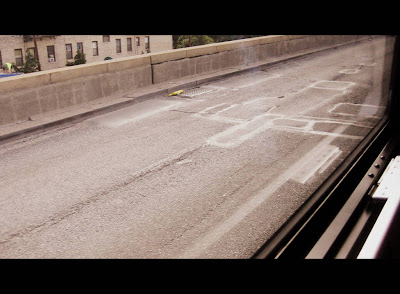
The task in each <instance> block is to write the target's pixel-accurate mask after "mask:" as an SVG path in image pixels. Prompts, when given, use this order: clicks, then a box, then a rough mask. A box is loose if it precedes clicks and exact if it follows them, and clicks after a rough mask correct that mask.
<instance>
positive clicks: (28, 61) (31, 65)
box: [15, 50, 39, 73]
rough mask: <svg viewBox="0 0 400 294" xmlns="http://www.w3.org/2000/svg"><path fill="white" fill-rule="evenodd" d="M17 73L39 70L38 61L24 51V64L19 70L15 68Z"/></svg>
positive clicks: (27, 51)
mask: <svg viewBox="0 0 400 294" xmlns="http://www.w3.org/2000/svg"><path fill="white" fill-rule="evenodd" d="M15 69H16V71H18V72H23V73H30V72H35V71H38V70H39V61H38V60H37V59H36V58H35V57H33V56H32V54H31V52H30V51H29V50H26V56H25V62H24V64H23V65H22V67H20V68H15Z"/></svg>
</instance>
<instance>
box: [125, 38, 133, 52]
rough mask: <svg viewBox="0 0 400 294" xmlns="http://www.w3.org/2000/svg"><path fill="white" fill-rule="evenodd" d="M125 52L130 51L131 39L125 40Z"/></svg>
mask: <svg viewBox="0 0 400 294" xmlns="http://www.w3.org/2000/svg"><path fill="white" fill-rule="evenodd" d="M126 50H127V51H128V52H130V51H132V38H126Z"/></svg>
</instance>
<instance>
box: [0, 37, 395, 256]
mask: <svg viewBox="0 0 400 294" xmlns="http://www.w3.org/2000/svg"><path fill="white" fill-rule="evenodd" d="M384 41H385V40H384V39H383V38H377V39H373V40H371V41H364V42H361V43H359V44H356V45H351V46H345V47H342V48H338V49H331V50H328V51H324V52H320V53H316V54H313V55H309V56H307V57H303V58H298V59H295V60H291V61H287V62H284V63H279V64H275V65H274V66H269V67H266V68H264V69H262V70H256V71H253V72H248V73H245V74H240V75H236V76H232V77H229V78H225V79H221V80H217V81H213V82H210V83H208V84H204V85H202V86H200V87H199V88H195V89H188V90H186V91H185V92H184V93H183V96H184V97H183V96H174V97H168V96H167V95H165V96H157V97H154V98H153V99H149V100H146V101H143V102H140V103H138V104H135V105H132V106H129V107H126V108H124V109H120V110H117V111H113V112H109V113H107V114H103V115H99V116H96V117H93V118H90V119H87V120H85V121H81V122H79V123H70V124H66V125H62V126H60V127H59V128H57V129H53V130H49V131H46V132H44V133H42V134H39V135H38V134H36V135H32V136H29V137H26V138H24V139H19V140H17V141H14V142H9V143H6V144H3V145H1V146H0V162H1V166H0V209H1V214H0V258H249V257H251V256H252V254H253V253H254V252H255V251H256V250H257V249H258V248H259V247H260V246H261V245H262V244H263V243H264V242H265V241H266V240H267V239H268V238H270V237H271V236H272V234H273V233H274V232H275V231H276V230H277V229H278V228H279V227H280V226H281V225H282V224H283V223H284V222H285V221H286V220H287V219H288V217H289V216H290V215H291V214H293V212H294V211H295V210H296V209H297V208H298V207H299V206H300V205H301V204H302V203H303V202H304V201H305V200H306V199H307V198H308V197H309V196H310V194H311V193H312V192H313V191H314V190H315V189H316V188H317V187H318V186H319V185H320V184H321V183H322V182H323V181H324V180H325V179H326V177H327V176H328V175H329V174H330V173H331V172H332V171H334V170H335V168H336V167H337V166H338V165H339V164H340V162H341V161H342V160H343V159H344V158H345V157H346V156H347V155H348V154H349V152H351V150H352V149H353V148H354V147H355V146H356V145H357V144H358V143H359V142H360V140H361V139H362V138H363V137H364V136H365V135H366V134H367V133H368V132H369V131H370V130H371V128H372V127H373V126H374V125H375V124H376V123H377V122H378V121H379V119H380V117H381V116H382V114H383V112H384V110H385V106H386V103H387V101H386V99H385V98H382V97H386V95H387V92H386V91H385V90H382V89H383V88H384V87H382V85H383V84H382V77H383V74H382V72H383V64H384V62H385V60H386V62H389V61H390V58H387V57H386V58H385V57H384V56H385V51H384V50H383V46H382V45H383V44H384ZM384 77H385V78H386V77H387V75H385V76H384ZM384 84H385V83H384Z"/></svg>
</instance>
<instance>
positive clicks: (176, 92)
mask: <svg viewBox="0 0 400 294" xmlns="http://www.w3.org/2000/svg"><path fill="white" fill-rule="evenodd" d="M181 93H183V90H179V91H175V92H172V93H171V94H169V95H168V96H175V95H178V94H181Z"/></svg>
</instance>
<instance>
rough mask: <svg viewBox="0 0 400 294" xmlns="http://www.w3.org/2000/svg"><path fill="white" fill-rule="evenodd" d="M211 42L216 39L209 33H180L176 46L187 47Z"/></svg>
mask: <svg viewBox="0 0 400 294" xmlns="http://www.w3.org/2000/svg"><path fill="white" fill-rule="evenodd" d="M211 43H214V40H213V39H212V38H211V37H209V36H207V35H179V36H178V38H177V41H176V48H185V47H189V46H198V45H205V44H211Z"/></svg>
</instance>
